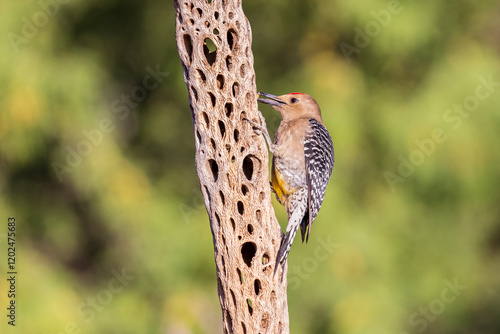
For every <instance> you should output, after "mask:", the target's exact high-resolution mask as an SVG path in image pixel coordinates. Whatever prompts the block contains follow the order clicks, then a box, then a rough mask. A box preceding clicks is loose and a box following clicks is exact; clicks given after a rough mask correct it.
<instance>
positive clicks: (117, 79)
mask: <svg viewBox="0 0 500 334" xmlns="http://www.w3.org/2000/svg"><path fill="white" fill-rule="evenodd" d="M60 1H61V2H60V3H59V2H56V1H54V0H42V1H41V2H38V1H36V0H30V1H26V0H18V1H10V0H2V1H1V2H0V12H1V13H2V20H0V36H1V38H2V39H1V41H2V42H1V43H0V60H1V61H0V213H1V215H0V219H1V220H2V221H3V222H2V224H1V226H2V227H1V229H0V254H1V256H0V260H1V263H0V278H1V280H0V306H1V309H2V311H1V317H0V319H2V320H1V324H0V329H1V330H0V331H1V332H2V333H11V332H12V333H14V332H16V333H42V334H49V333H54V334H55V333H167V334H184V333H221V325H220V322H221V312H220V308H219V302H218V297H217V292H216V280H215V265H214V261H213V246H212V237H211V233H210V229H209V224H208V218H207V214H206V212H205V210H204V206H203V201H202V197H201V194H200V191H199V187H198V182H197V177H196V172H195V168H194V140H193V133H192V123H191V117H190V113H189V108H188V95H187V91H186V87H185V84H184V82H183V79H182V70H181V64H180V60H179V59H178V56H177V51H176V44H175V37H174V34H175V25H174V10H173V4H172V2H171V1H152V0H144V1H138V0H136V1H133V0H131V1H116V0H99V1H98V0H87V1H83V0H72V1H62V0H60ZM214 1H215V0H214ZM243 7H244V10H245V13H246V15H247V17H248V19H249V21H250V23H251V25H252V29H253V52H254V57H255V71H256V77H257V86H258V88H259V90H261V91H265V92H269V93H274V94H284V93H287V92H292V91H299V92H306V93H309V94H310V95H312V96H314V97H315V98H316V100H317V101H318V102H319V104H320V106H321V107H322V110H323V118H324V122H325V124H326V126H327V127H328V129H329V130H330V132H331V134H332V137H333V140H334V145H335V151H336V166H335V168H334V172H333V177H332V179H331V181H330V184H329V187H328V190H327V194H326V197H325V202H324V204H323V208H322V211H321V212H320V214H319V216H318V218H317V220H316V223H315V224H314V228H313V231H312V235H311V240H310V241H309V244H308V245H301V244H300V242H296V243H295V244H294V247H293V249H292V251H291V254H290V258H289V266H290V272H289V283H290V284H289V295H288V299H289V312H290V325H291V331H292V333H339V334H354V333H370V334H374V333H381V334H389V333H390V334H413V333H426V334H434V333H436V334H437V333H439V334H448V333H449V334H452V333H464V334H465V333H499V332H500V290H499V289H500V205H499V204H500V191H499V186H500V173H499V171H500V168H499V166H500V150H499V143H500V111H499V105H500V84H499V83H500V3H499V2H498V1H493V0H483V1H470V0H456V1H446V2H445V1H430V0H422V1H411V0H406V1H401V2H400V3H399V5H398V4H397V3H391V2H387V1H382V0H364V1H349V0H342V1H340V0H339V1H307V2H306V1H298V0H291V1H290V0H289V1H285V0H278V1H264V0H258V1H244V3H243ZM44 13H49V14H51V15H48V14H44ZM155 71H156V72H157V73H156V79H154V78H155V77H154V76H151V74H150V73H152V72H155ZM158 71H159V72H158ZM160 72H161V73H160ZM488 82H489V83H488ZM145 83H146V85H147V86H148V87H149V88H151V89H146V88H144V87H145ZM131 96H135V101H134V100H131ZM262 109H263V112H264V115H265V116H266V118H267V120H268V125H269V127H270V130H271V132H274V131H275V129H276V127H277V125H278V123H279V118H278V115H277V114H275V113H274V112H273V111H271V109H270V108H268V107H262ZM274 204H275V207H276V213H277V216H278V218H279V220H280V222H281V223H282V225H284V224H285V223H286V216H285V213H284V209H283V208H282V207H280V206H279V205H276V202H274ZM9 216H15V217H16V219H17V227H18V237H17V256H18V264H17V270H18V272H19V275H18V282H17V289H18V296H17V307H18V308H17V312H18V317H17V326H16V327H15V328H14V329H13V328H11V326H7V320H8V319H7V318H6V317H5V315H6V313H7V311H6V310H5V308H6V305H7V303H8V302H9V299H8V298H7V291H8V285H7V281H6V280H5V273H6V271H7V266H6V248H7V240H6V233H7V217H9ZM329 243H330V244H331V243H333V244H334V246H325V245H326V244H329ZM117 277H120V279H117ZM450 286H452V288H450ZM453 286H454V287H453Z"/></svg>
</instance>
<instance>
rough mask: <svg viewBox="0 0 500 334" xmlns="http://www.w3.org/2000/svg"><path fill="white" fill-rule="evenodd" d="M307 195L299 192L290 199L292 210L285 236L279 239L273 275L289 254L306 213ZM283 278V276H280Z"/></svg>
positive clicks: (301, 191) (302, 191)
mask: <svg viewBox="0 0 500 334" xmlns="http://www.w3.org/2000/svg"><path fill="white" fill-rule="evenodd" d="M306 194H307V191H306V190H303V189H301V190H299V191H297V192H295V193H294V194H293V195H292V196H293V198H290V200H291V205H290V207H291V208H292V210H291V211H290V212H291V215H289V218H288V225H287V227H286V234H285V236H284V237H283V239H281V245H280V248H279V250H278V255H277V256H276V265H275V266H274V274H276V271H277V270H278V267H279V265H280V264H283V265H284V264H285V262H286V259H287V258H288V253H289V252H290V248H291V247H292V243H293V239H295V235H296V234H297V231H298V229H299V226H300V225H301V223H302V219H303V218H304V215H305V213H306V211H307V201H306V200H304V196H305V195H306ZM282 277H283V275H282Z"/></svg>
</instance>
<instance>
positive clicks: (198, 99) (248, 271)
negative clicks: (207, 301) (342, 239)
mask: <svg viewBox="0 0 500 334" xmlns="http://www.w3.org/2000/svg"><path fill="white" fill-rule="evenodd" d="M174 3H175V9H176V40H177V49H178V51H179V56H180V58H181V61H182V65H183V71H184V81H185V82H186V85H187V88H188V91H189V104H190V109H191V114H192V117H193V127H194V133H195V142H196V169H197V173H198V178H199V180H200V185H201V189H202V193H203V197H204V200H205V206H206V209H207V212H208V214H209V217H210V227H211V230H212V235H213V242H214V250H215V263H216V269H217V286H218V293H219V301H220V304H221V308H222V317H223V328H224V333H289V325H288V306H287V297H286V284H287V282H286V278H285V279H284V280H283V281H281V279H280V276H281V275H276V276H274V275H273V269H274V260H273V259H275V256H276V252H277V250H278V248H279V244H280V241H281V235H282V232H281V229H280V226H279V224H278V222H277V220H276V217H275V216H274V211H273V209H272V206H271V200H270V188H269V171H268V168H267V166H268V164H267V162H268V153H267V147H266V145H265V142H264V140H263V138H262V137H261V136H259V135H257V134H255V132H254V131H253V130H252V127H251V125H250V124H249V123H248V122H244V121H243V119H244V118H249V119H252V120H255V121H257V120H258V119H259V116H258V113H257V93H256V87H255V73H254V70H253V55H252V51H251V30H250V24H249V22H248V20H247V19H246V17H245V15H244V13H243V10H242V8H241V1H239V0H232V1H230V0H219V1H216V0H212V1H210V0H175V1H174ZM285 270H286V268H285ZM285 276H286V275H285Z"/></svg>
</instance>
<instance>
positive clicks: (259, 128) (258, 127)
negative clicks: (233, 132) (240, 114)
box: [243, 118, 262, 136]
mask: <svg viewBox="0 0 500 334" xmlns="http://www.w3.org/2000/svg"><path fill="white" fill-rule="evenodd" d="M243 120H244V121H247V122H248V123H250V124H251V125H252V126H253V127H254V129H253V131H254V132H255V133H256V134H257V135H259V136H260V135H261V134H262V125H260V124H259V123H257V122H254V121H252V120H251V119H248V118H243Z"/></svg>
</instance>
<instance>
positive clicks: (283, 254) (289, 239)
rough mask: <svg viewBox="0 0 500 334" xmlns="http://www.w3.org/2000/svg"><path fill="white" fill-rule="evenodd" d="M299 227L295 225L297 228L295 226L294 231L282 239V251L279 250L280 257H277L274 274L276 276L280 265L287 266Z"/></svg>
mask: <svg viewBox="0 0 500 334" xmlns="http://www.w3.org/2000/svg"><path fill="white" fill-rule="evenodd" d="M299 226H300V224H295V226H293V227H292V229H290V231H288V232H287V233H286V234H285V236H284V237H283V239H281V245H280V249H279V250H278V255H277V256H276V265H275V267H274V274H276V270H278V267H279V265H280V264H283V265H285V262H286V259H287V258H288V253H290V248H291V247H292V243H293V239H295V235H296V234H297V230H298V229H299Z"/></svg>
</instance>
